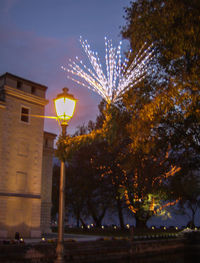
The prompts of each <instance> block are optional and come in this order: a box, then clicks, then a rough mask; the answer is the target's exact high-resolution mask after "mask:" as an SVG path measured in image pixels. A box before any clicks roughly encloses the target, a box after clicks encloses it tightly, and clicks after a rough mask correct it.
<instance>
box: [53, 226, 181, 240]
mask: <svg viewBox="0 0 200 263" xmlns="http://www.w3.org/2000/svg"><path fill="white" fill-rule="evenodd" d="M52 231H53V232H57V227H53V228H52ZM179 232H180V230H176V229H166V230H164V229H148V228H146V229H134V230H133V234H134V235H135V236H145V235H146V236H150V235H159V236H160V235H166V234H177V233H179ZM65 233H67V234H78V235H96V236H107V237H122V238H123V237H125V238H128V237H130V236H131V232H130V229H124V230H121V229H119V228H118V229H114V228H112V227H107V228H104V229H99V228H90V229H82V228H65Z"/></svg>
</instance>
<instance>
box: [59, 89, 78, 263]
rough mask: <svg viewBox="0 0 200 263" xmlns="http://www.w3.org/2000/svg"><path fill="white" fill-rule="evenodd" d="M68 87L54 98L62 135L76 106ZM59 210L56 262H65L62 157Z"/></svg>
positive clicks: (63, 169) (63, 162)
mask: <svg viewBox="0 0 200 263" xmlns="http://www.w3.org/2000/svg"><path fill="white" fill-rule="evenodd" d="M68 91H69V90H68V88H63V93H61V94H58V95H57V98H56V99H54V105H55V109H56V114H57V118H58V120H59V123H60V125H61V127H62V137H63V138H65V137H66V130H67V126H68V121H69V120H70V119H71V118H72V116H73V114H74V110H75V106H76V99H75V98H74V96H73V95H71V94H69V93H68ZM60 161H61V167H60V188H59V212H58V243H57V248H56V254H57V259H56V261H55V262H56V263H63V262H64V218H65V160H64V159H61V160H60Z"/></svg>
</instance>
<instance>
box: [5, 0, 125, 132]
mask: <svg viewBox="0 0 200 263" xmlns="http://www.w3.org/2000/svg"><path fill="white" fill-rule="evenodd" d="M129 5H130V0H1V9H0V36H1V37H0V59H1V63H0V75H2V74H4V73H5V72H10V73H12V74H15V75H18V76H20V77H23V78H26V79H29V80H32V81H34V82H37V83H41V84H43V85H46V86H47V87H48V90H47V96H46V97H47V99H48V100H49V104H48V105H47V106H46V111H45V114H46V115H47V116H55V112H54V106H53V101H52V99H53V98H55V97H56V96H57V94H58V93H60V92H61V91H62V88H63V87H68V88H69V90H70V93H72V94H73V95H74V96H75V97H76V98H77V99H78V102H77V108H76V111H75V115H74V117H73V119H72V120H71V121H70V123H69V128H68V132H69V133H73V132H74V131H75V128H76V127H77V126H78V125H81V124H83V123H87V122H88V121H89V120H95V118H96V115H97V114H98V104H99V102H100V101H101V97H100V96H99V95H97V94H95V93H94V92H92V91H91V90H88V89H87V88H84V87H82V86H79V85H78V84H76V83H74V82H72V81H71V80H69V79H67V77H66V72H65V71H63V70H62V69H61V66H67V64H68V60H69V58H72V59H74V58H75V56H80V57H82V56H84V53H83V52H82V47H81V45H80V42H79V37H80V36H82V37H83V38H84V39H87V40H88V42H89V44H90V45H91V49H92V50H95V51H98V53H99V56H100V60H101V62H102V64H104V62H105V60H104V56H105V46H104V37H105V36H107V37H108V38H109V39H112V40H113V44H114V46H117V45H118V44H119V41H120V40H121V36H120V27H121V26H123V25H124V24H125V20H124V18H123V15H124V14H125V12H124V9H123V8H124V7H127V6H129ZM127 47H128V43H127V42H126V41H123V45H122V48H123V49H124V50H126V49H127ZM83 59H86V56H84V57H83ZM45 130H46V131H49V132H53V133H56V134H58V133H59V127H58V124H57V123H56V121H55V120H45Z"/></svg>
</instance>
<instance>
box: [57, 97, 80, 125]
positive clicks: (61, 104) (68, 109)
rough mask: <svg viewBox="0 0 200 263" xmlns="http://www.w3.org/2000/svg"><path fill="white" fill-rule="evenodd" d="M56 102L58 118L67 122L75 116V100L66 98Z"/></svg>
mask: <svg viewBox="0 0 200 263" xmlns="http://www.w3.org/2000/svg"><path fill="white" fill-rule="evenodd" d="M54 102H55V108H56V113H57V116H58V118H60V119H62V120H67V119H70V118H71V117H72V116H73V114H74V109H75V105H76V101H75V100H72V99H68V98H66V97H64V98H59V99H56V100H55V101H54Z"/></svg>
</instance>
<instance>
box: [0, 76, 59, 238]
mask: <svg viewBox="0 0 200 263" xmlns="http://www.w3.org/2000/svg"><path fill="white" fill-rule="evenodd" d="M46 90H47V87H46V86H44V85H41V84H37V83H35V82H32V81H29V80H26V79H23V78H21V77H18V76H15V75H13V74H10V73H5V74H4V75H2V76H0V237H4V238H6V237H11V238H13V237H14V235H15V233H16V232H19V233H20V234H21V235H22V236H23V237H39V236H40V235H41V232H45V231H48V230H49V224H50V210H51V190H52V189H51V184H52V183H51V181H52V158H53V141H54V139H55V135H54V134H51V133H47V132H44V131H43V129H44V118H40V117H38V116H44V107H45V105H46V104H47V103H48V101H47V100H46V99H45V94H46Z"/></svg>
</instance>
